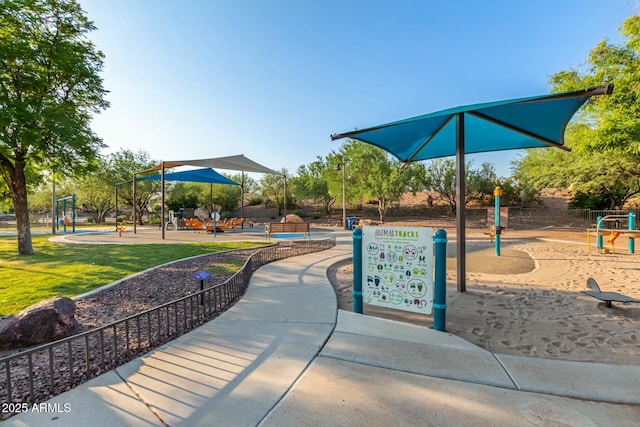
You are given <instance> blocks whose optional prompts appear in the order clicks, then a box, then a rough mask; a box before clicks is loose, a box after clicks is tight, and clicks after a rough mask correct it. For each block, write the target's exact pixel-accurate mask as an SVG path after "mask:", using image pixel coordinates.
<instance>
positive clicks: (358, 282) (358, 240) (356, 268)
mask: <svg viewBox="0 0 640 427" xmlns="http://www.w3.org/2000/svg"><path fill="white" fill-rule="evenodd" d="M353 312H354V313H362V312H363V310H362V229H360V228H356V229H355V230H353Z"/></svg>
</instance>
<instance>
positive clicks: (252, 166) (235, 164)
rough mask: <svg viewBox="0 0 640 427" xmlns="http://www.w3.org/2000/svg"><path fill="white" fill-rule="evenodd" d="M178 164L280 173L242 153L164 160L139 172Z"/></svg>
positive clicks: (172, 166)
mask: <svg viewBox="0 0 640 427" xmlns="http://www.w3.org/2000/svg"><path fill="white" fill-rule="evenodd" d="M178 166H199V167H204V168H213V169H226V170H234V171H242V172H256V173H267V174H271V175H282V173H280V172H277V171H275V170H273V169H269V168H268V167H266V166H263V165H261V164H260V163H257V162H254V161H253V160H251V159H249V158H247V157H245V156H244V155H243V154H238V155H235V156H227V157H212V158H209V159H191V160H171V161H165V162H162V163H160V164H159V165H156V166H154V167H152V168H149V169H146V170H144V171H141V172H139V173H145V172H152V171H157V170H160V169H162V168H163V167H164V168H165V169H169V168H174V167H178Z"/></svg>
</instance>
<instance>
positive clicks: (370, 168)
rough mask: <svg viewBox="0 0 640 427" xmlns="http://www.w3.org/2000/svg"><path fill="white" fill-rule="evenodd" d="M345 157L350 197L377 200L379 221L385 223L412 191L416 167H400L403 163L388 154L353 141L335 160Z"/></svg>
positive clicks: (345, 145) (345, 144)
mask: <svg viewBox="0 0 640 427" xmlns="http://www.w3.org/2000/svg"><path fill="white" fill-rule="evenodd" d="M342 155H344V158H345V159H346V165H345V168H346V169H345V171H346V172H348V177H345V181H347V188H348V189H349V194H350V197H353V195H358V196H360V197H362V198H366V199H373V200H375V201H376V202H377V203H378V215H379V218H380V222H383V221H384V217H385V215H386V214H387V211H388V209H389V208H390V207H391V205H392V204H393V202H395V201H397V200H398V199H400V197H401V196H402V194H404V193H405V192H407V190H408V189H409V188H410V187H409V183H410V182H411V179H412V173H413V169H414V166H413V165H411V164H410V165H408V166H407V167H405V168H401V163H400V161H399V160H397V159H395V158H393V157H392V156H391V155H390V154H388V153H387V152H386V151H384V150H382V149H381V148H378V147H376V146H373V145H371V144H366V143H363V142H359V141H356V140H353V139H350V140H348V141H347V142H346V143H344V145H343V146H342V148H341V153H340V154H336V153H333V158H334V161H335V160H336V158H337V157H338V156H340V157H342Z"/></svg>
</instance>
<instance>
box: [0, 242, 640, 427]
mask: <svg viewBox="0 0 640 427" xmlns="http://www.w3.org/2000/svg"><path fill="white" fill-rule="evenodd" d="M339 236H340V237H339V238H338V245H337V246H336V247H335V248H333V249H331V250H328V251H324V252H321V253H316V254H309V255H304V256H300V257H296V258H290V259H286V260H282V261H278V262H274V263H272V264H269V265H266V266H264V267H261V268H260V269H259V270H258V271H256V272H255V273H254V275H253V277H252V279H251V283H250V286H249V289H248V290H247V293H246V294H245V296H244V297H243V298H242V299H241V301H239V302H238V303H237V304H236V305H235V306H234V307H232V308H231V309H230V310H229V311H227V312H225V313H224V314H223V315H222V316H220V317H219V318H217V319H215V320H213V321H211V322H209V323H208V324H206V325H204V326H202V327H200V328H198V329H196V330H194V331H192V332H190V333H188V334H185V335H183V336H182V337H180V338H178V339H176V340H175V341H173V342H171V343H169V344H166V345H164V346H163V347H160V348H158V349H157V350H155V351H153V352H151V353H149V354H148V355H146V356H144V357H141V358H140V359H137V360H134V361H132V362H130V363H128V364H126V365H123V366H121V367H119V368H117V369H115V370H114V371H111V372H109V373H107V374H105V375H102V376H100V377H98V378H95V379H93V380H91V381H89V382H87V383H86V384H83V385H82V386H80V387H78V388H76V389H74V390H72V391H70V392H67V393H64V394H62V395H59V396H56V397H55V398H53V399H51V400H50V401H49V402H48V405H47V406H48V407H46V408H43V409H46V410H45V411H42V412H34V411H30V412H28V413H24V414H20V415H18V416H14V417H12V418H10V419H9V420H7V421H5V422H4V423H0V424H2V425H3V426H4V425H11V426H26V425H29V426H55V425H59V426H65V427H67V426H86V425H94V426H125V425H135V426H145V425H170V426H176V425H184V426H211V425H221V426H227V425H228V426H231V425H233V426H256V425H261V426H289V425H296V426H319V425H320V426H341V425H343V426H365V425H368V426H379V425H416V426H425V425H437V426H467V425H468V426H485V425H486V426H528V425H531V426H535V425H563V426H581V427H582V426H609V425H616V426H636V425H638V424H639V423H640V366H616V365H606V364H596V363H579V362H563V361H553V360H545V359H536V358H527V357H515V356H506V355H498V354H493V353H490V352H488V351H485V350H483V349H481V348H479V347H477V346H475V345H473V344H470V343H468V342H466V341H464V340H462V339H460V338H458V337H456V336H453V335H451V334H448V333H444V332H437V331H433V330H431V329H427V328H421V327H417V326H412V325H407V324H403V323H398V322H393V321H388V320H384V319H378V318H373V317H368V316H363V315H359V314H354V313H349V312H345V311H342V310H337V308H336V307H337V303H336V297H335V293H334V291H333V288H332V287H331V284H330V283H329V280H328V279H327V275H326V270H327V268H328V267H329V266H330V265H331V264H333V263H335V262H337V261H338V260H341V259H343V258H346V257H350V256H351V239H350V236H349V234H348V233H340V234H339Z"/></svg>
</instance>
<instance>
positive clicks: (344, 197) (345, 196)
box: [338, 155, 349, 230]
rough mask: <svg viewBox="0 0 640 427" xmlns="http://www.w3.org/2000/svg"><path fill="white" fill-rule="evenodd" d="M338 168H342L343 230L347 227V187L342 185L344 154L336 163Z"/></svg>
mask: <svg viewBox="0 0 640 427" xmlns="http://www.w3.org/2000/svg"><path fill="white" fill-rule="evenodd" d="M338 168H340V169H342V226H343V227H344V229H345V230H348V229H349V226H348V225H347V200H346V199H347V187H346V186H345V185H344V174H345V172H344V171H345V169H346V167H345V163H344V155H342V163H341V164H339V165H338Z"/></svg>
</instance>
